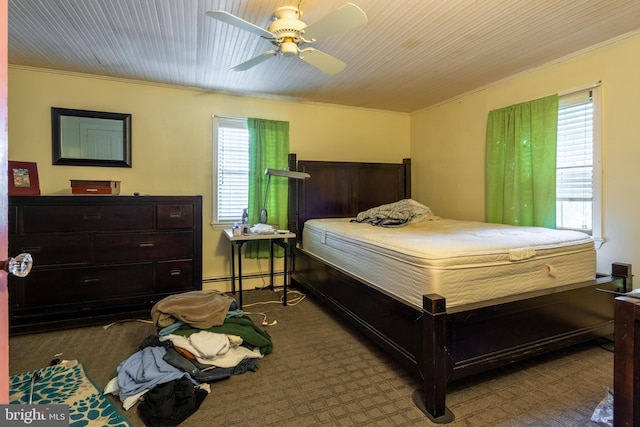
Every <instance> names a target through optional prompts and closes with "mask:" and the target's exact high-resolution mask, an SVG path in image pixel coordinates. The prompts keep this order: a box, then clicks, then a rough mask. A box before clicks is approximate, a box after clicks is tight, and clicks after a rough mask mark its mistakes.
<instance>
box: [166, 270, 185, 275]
mask: <svg viewBox="0 0 640 427" xmlns="http://www.w3.org/2000/svg"><path fill="white" fill-rule="evenodd" d="M169 275H170V276H182V270H171V271H169Z"/></svg>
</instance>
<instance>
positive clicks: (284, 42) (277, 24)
mask: <svg viewBox="0 0 640 427" xmlns="http://www.w3.org/2000/svg"><path fill="white" fill-rule="evenodd" d="M206 15H207V16H209V17H211V18H213V19H217V20H219V21H222V22H226V23H227V24H230V25H234V26H236V27H238V28H241V29H243V30H246V31H250V32H252V33H254V34H257V35H259V36H261V37H262V38H264V39H266V40H269V41H271V43H273V44H274V45H275V46H277V47H278V49H277V50H268V51H266V52H264V53H262V54H261V55H258V56H256V57H254V58H252V59H249V60H248V61H246V62H243V63H241V64H238V65H236V66H235V67H233V68H232V70H236V71H245V70H248V69H249V68H252V67H255V66H256V65H258V64H260V63H262V62H263V61H266V60H267V59H269V58H271V57H273V56H276V55H281V56H285V57H292V56H298V57H299V58H300V59H302V60H303V61H304V62H306V63H307V64H310V65H313V66H314V67H316V68H318V69H319V70H321V71H323V72H325V73H327V74H336V73H339V72H340V71H342V70H343V69H344V68H345V67H346V66H347V64H346V63H345V62H343V61H341V60H339V59H337V58H334V57H333V56H331V55H328V54H326V53H324V52H322V51H319V50H317V49H314V48H312V47H307V48H304V49H301V48H300V47H301V46H302V45H304V44H311V43H313V42H315V41H317V40H319V39H321V38H323V37H327V36H330V35H333V34H336V33H340V32H342V31H346V30H350V29H352V28H355V27H359V26H360V25H364V24H366V23H367V20H368V19H367V15H366V14H365V13H364V12H363V11H362V9H360V8H359V7H358V6H356V5H355V4H353V3H347V4H346V5H344V6H342V7H341V8H339V9H336V10H335V11H333V12H331V13H329V14H328V15H326V16H324V17H323V18H321V19H320V20H318V21H316V22H314V23H312V24H309V25H307V24H305V23H304V22H302V21H301V20H300V18H301V16H302V12H300V10H299V9H298V8H297V7H295V6H284V7H280V8H278V9H276V10H275V12H273V17H272V22H271V23H270V24H269V27H268V28H267V29H266V30H265V29H264V28H262V27H258V26H257V25H254V24H252V23H251V22H248V21H245V20H244V19H241V18H238V17H237V16H235V15H232V14H230V13H228V12H225V11H222V10H213V11H209V12H207V13H206Z"/></svg>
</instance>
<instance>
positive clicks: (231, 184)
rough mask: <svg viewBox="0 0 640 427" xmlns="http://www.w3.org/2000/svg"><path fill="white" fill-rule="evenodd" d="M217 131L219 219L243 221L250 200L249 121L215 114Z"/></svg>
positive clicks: (217, 200) (216, 210) (217, 201)
mask: <svg viewBox="0 0 640 427" xmlns="http://www.w3.org/2000/svg"><path fill="white" fill-rule="evenodd" d="M214 121H215V123H216V130H217V132H216V133H217V150H216V153H217V157H216V166H217V174H216V181H217V182H216V188H217V195H216V197H215V200H216V207H215V210H214V212H216V219H215V222H240V220H241V218H242V210H243V209H245V208H247V205H248V200H249V131H248V129H247V120H246V119H243V118H235V117H219V116H215V117H214Z"/></svg>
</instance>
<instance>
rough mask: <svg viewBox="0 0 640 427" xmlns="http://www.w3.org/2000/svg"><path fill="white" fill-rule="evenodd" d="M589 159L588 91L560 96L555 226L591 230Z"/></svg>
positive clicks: (590, 115) (590, 117)
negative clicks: (556, 218)
mask: <svg viewBox="0 0 640 427" xmlns="http://www.w3.org/2000/svg"><path fill="white" fill-rule="evenodd" d="M593 159H594V158H593V103H592V99H591V91H589V90H586V91H581V92H577V93H573V94H570V95H565V96H562V97H560V99H559V111H558V146H557V168H556V200H557V202H558V212H557V216H558V220H557V226H558V228H574V229H576V228H577V229H581V230H590V229H591V221H592V218H591V216H592V201H593Z"/></svg>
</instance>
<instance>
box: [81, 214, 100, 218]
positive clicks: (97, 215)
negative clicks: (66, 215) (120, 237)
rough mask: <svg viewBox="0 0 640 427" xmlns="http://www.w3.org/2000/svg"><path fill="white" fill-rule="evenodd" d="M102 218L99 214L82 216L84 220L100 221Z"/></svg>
mask: <svg viewBox="0 0 640 427" xmlns="http://www.w3.org/2000/svg"><path fill="white" fill-rule="evenodd" d="M100 218H101V216H100V214H99V213H97V214H84V215H82V219H100Z"/></svg>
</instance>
